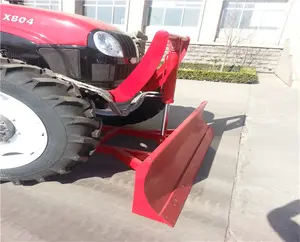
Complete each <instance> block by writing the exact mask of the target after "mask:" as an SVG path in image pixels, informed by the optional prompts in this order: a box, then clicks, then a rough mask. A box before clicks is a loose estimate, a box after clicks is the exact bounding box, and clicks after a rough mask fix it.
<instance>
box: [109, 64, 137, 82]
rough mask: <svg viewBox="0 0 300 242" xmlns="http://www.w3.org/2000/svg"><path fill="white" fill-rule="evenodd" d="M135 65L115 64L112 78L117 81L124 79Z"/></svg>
mask: <svg viewBox="0 0 300 242" xmlns="http://www.w3.org/2000/svg"><path fill="white" fill-rule="evenodd" d="M135 67H136V65H116V66H115V78H114V80H116V81H119V80H124V79H126V78H127V77H128V76H129V75H130V73H131V72H132V71H133V70H134V68H135Z"/></svg>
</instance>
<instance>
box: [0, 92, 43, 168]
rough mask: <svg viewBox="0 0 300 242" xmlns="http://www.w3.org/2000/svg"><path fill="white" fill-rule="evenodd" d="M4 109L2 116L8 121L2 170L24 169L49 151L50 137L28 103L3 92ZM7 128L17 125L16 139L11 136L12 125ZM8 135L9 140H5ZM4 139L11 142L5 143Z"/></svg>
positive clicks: (1, 153)
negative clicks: (46, 150) (47, 148)
mask: <svg viewBox="0 0 300 242" xmlns="http://www.w3.org/2000/svg"><path fill="white" fill-rule="evenodd" d="M0 107H1V108H0V115H3V116H4V117H5V120H8V121H7V122H4V121H3V120H4V119H3V118H2V129H1V132H2V133H1V134H2V141H1V139H0V169H10V168H16V167H20V166H24V165H27V164H29V163H31V162H33V161H34V160H36V159H37V158H39V157H40V156H41V155H42V154H43V152H44V151H45V149H46V146H47V143H48V135H47V131H46V128H45V126H44V124H43V122H42V121H41V119H40V118H39V117H38V115H37V114H35V113H34V112H33V111H32V110H31V109H30V108H29V107H28V106H27V105H25V104H24V103H22V102H20V101H19V100H17V99H15V98H14V97H12V96H10V95H8V94H6V93H3V92H0ZM6 124H13V126H14V131H13V132H14V133H13V135H11V133H9V132H8V130H9V127H10V128H11V125H10V126H8V125H6ZM6 131H7V133H9V134H10V135H9V136H3V134H4V133H5V132H6ZM10 131H11V130H10ZM3 137H8V139H6V140H4V141H3V139H4V138H3Z"/></svg>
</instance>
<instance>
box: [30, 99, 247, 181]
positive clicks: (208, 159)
mask: <svg viewBox="0 0 300 242" xmlns="http://www.w3.org/2000/svg"><path fill="white" fill-rule="evenodd" d="M194 110H195V108H193V107H183V106H175V105H174V106H172V107H171V109H170V114H169V125H168V127H169V128H170V129H174V128H176V127H177V126H179V125H180V124H181V123H182V122H183V121H184V120H185V119H186V118H187V117H188V116H189V115H190V114H191V113H192V112H193V111H194ZM161 115H162V114H160V115H157V117H155V118H154V119H152V120H149V121H147V122H145V123H144V124H139V125H136V126H137V128H138V129H140V128H143V129H153V128H158V129H159V128H160V122H161ZM203 118H204V120H205V121H206V122H207V123H208V124H211V125H212V127H213V129H214V139H213V141H212V144H211V146H210V148H209V150H208V152H207V153H206V156H205V158H204V161H203V164H202V166H201V169H200V171H199V173H198V174H197V176H196V178H195V181H194V183H198V182H201V181H202V180H205V179H206V178H207V177H208V176H209V173H210V170H211V167H212V164H213V161H214V158H215V155H216V152H217V150H218V147H219V145H220V142H221V139H222V136H223V134H224V132H226V131H229V130H232V129H236V128H240V127H242V126H243V125H244V122H245V115H241V116H234V117H228V118H221V119H215V116H214V114H213V113H211V112H208V111H204V113H203ZM154 126H155V127H154ZM110 143H111V144H113V145H117V146H125V147H127V148H132V149H142V150H143V149H144V150H145V148H142V147H141V144H143V147H145V144H146V147H147V149H146V151H152V150H154V149H155V148H156V144H155V143H154V142H149V141H148V142H147V141H145V140H141V139H133V138H131V137H128V136H127V137H126V136H124V137H121V136H120V137H118V139H116V140H113V141H112V142H110ZM128 170H129V168H128V167H127V166H126V165H125V164H123V163H122V162H120V161H118V160H116V159H115V158H113V157H111V156H108V155H102V154H93V155H92V156H91V157H90V159H89V161H88V162H87V163H85V164H81V165H79V166H78V167H75V168H73V170H72V172H71V173H69V174H66V175H59V176H54V177H52V178H51V179H50V181H57V182H60V183H64V184H68V183H73V182H76V181H78V180H81V179H85V178H92V177H101V178H109V177H112V176H113V175H114V174H116V173H120V172H124V171H128ZM34 184H36V183H35V182H26V183H25V184H24V185H29V186H30V185H34Z"/></svg>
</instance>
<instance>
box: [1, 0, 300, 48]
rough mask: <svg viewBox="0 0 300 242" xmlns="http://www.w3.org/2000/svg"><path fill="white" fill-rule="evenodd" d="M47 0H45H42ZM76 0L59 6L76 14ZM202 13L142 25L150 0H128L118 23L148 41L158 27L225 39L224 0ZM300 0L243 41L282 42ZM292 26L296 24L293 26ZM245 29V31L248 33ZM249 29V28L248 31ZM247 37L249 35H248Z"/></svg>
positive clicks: (196, 37) (201, 38)
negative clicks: (195, 19)
mask: <svg viewBox="0 0 300 242" xmlns="http://www.w3.org/2000/svg"><path fill="white" fill-rule="evenodd" d="M0 1H2V2H3V0H0ZM45 1H47V0H45ZM75 1H76V0H63V1H62V3H61V9H62V11H64V12H67V13H75ZM203 2H204V4H203V9H204V11H203V13H202V16H201V19H200V21H199V24H198V26H196V27H169V26H167V27H166V26H145V25H146V23H147V21H146V20H147V15H148V11H147V10H148V9H149V3H150V1H149V0H127V10H128V11H127V12H126V24H125V25H124V26H117V27H119V28H120V29H122V30H124V31H126V32H130V33H132V32H135V31H138V30H142V31H143V30H145V32H146V35H148V37H149V40H151V39H152V37H153V36H154V34H155V33H156V32H157V31H158V30H161V29H165V30H167V31H170V32H172V33H176V34H179V35H188V36H189V37H191V42H192V43H201V44H212V43H214V42H215V39H216V37H217V39H216V41H217V42H224V39H225V38H226V36H225V35H226V33H225V32H224V29H221V30H220V31H219V32H218V28H219V26H218V25H219V21H220V18H221V13H222V5H223V0H204V1H203ZM299 2H300V0H290V1H289V4H287V5H286V9H285V11H286V13H287V14H288V13H289V11H291V13H290V15H293V16H295V17H290V18H288V19H287V21H284V23H283V24H282V28H280V29H279V30H278V31H277V32H274V31H270V30H260V31H256V32H255V33H251V34H250V35H249V30H243V31H242V32H240V33H242V34H243V36H246V38H245V39H246V41H244V42H243V43H242V44H249V43H251V42H252V43H251V45H272V46H274V45H283V43H284V40H285V39H287V38H288V36H289V33H292V32H293V30H291V29H293V27H290V26H292V25H293V24H296V25H297V26H299V22H300V21H299V20H297V19H296V17H298V16H299V12H300V6H299ZM292 3H294V5H293V9H291V7H290V6H291V4H292ZM294 28H295V27H294ZM247 31H248V32H247ZM250 32H251V31H250ZM249 36H250V37H249Z"/></svg>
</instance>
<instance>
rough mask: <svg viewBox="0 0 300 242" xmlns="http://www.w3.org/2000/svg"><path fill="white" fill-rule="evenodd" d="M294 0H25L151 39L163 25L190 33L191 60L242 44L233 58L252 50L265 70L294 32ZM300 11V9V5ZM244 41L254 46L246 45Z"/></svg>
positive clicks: (209, 57) (213, 56) (219, 54)
mask: <svg viewBox="0 0 300 242" xmlns="http://www.w3.org/2000/svg"><path fill="white" fill-rule="evenodd" d="M294 1H299V0H276V1H274V0H247V1H246V0H180V1H178V0H176V1H170V0H151V1H150V0H105V1H96V0H25V3H26V4H27V5H31V6H34V7H43V8H50V9H54V10H58V11H64V12H68V13H77V14H83V15H86V16H89V17H91V18H95V19H99V20H102V21H104V22H107V23H110V24H113V25H116V26H117V27H119V28H120V29H122V30H124V31H126V32H135V31H138V30H140V31H142V32H144V33H145V34H146V35H147V36H148V38H149V40H150V41H151V40H152V38H153V36H154V34H155V33H156V32H157V31H158V30H162V29H164V30H168V31H170V32H173V33H176V34H180V35H188V36H189V37H191V47H190V49H189V52H188V53H187V56H186V58H185V60H189V61H197V62H200V61H201V62H211V60H212V59H214V60H217V59H222V57H223V54H222V53H224V52H225V49H226V48H227V47H226V45H228V44H229V45H236V47H235V48H232V50H231V51H230V53H229V57H228V61H229V63H236V62H240V61H241V60H240V59H241V58H242V59H247V61H246V63H247V62H249V61H248V59H249V56H251V58H250V59H253V58H254V57H253V56H255V59H254V60H252V61H250V62H252V65H255V66H257V68H258V70H259V71H274V68H275V66H276V63H277V62H276V61H278V58H279V56H280V53H281V51H282V48H283V44H284V42H285V40H286V39H289V38H290V33H292V32H293V30H291V27H290V25H291V21H288V16H289V13H290V11H291V6H292V3H293V2H294ZM99 2H101V3H102V5H100V4H99ZM294 6H297V7H298V8H299V5H294ZM294 11H296V12H298V13H299V12H300V9H298V10H294ZM287 29H289V30H288V31H287ZM222 45H223V46H222ZM238 46H239V47H238ZM243 46H249V47H248V48H247V49H246V50H245V48H244V47H243ZM245 53H246V54H245ZM251 53H252V54H251Z"/></svg>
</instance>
